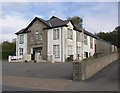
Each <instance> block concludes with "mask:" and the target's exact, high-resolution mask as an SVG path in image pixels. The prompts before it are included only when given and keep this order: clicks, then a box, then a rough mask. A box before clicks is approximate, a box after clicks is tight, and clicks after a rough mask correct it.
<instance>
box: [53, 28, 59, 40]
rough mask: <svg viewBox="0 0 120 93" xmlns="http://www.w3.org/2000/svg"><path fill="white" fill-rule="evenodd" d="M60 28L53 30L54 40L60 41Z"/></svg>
mask: <svg viewBox="0 0 120 93" xmlns="http://www.w3.org/2000/svg"><path fill="white" fill-rule="evenodd" d="M59 32H60V31H59V28H57V29H53V39H54V40H56V39H59Z"/></svg>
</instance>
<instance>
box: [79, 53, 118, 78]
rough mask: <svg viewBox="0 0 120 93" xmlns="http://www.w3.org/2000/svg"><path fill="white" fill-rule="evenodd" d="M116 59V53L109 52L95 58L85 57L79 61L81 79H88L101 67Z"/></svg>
mask: <svg viewBox="0 0 120 93" xmlns="http://www.w3.org/2000/svg"><path fill="white" fill-rule="evenodd" d="M117 59H118V53H117V52H115V53H111V54H109V55H106V56H103V57H99V58H96V59H87V60H84V61H83V62H82V63H81V68H82V69H81V71H82V77H81V78H82V80H85V79H88V78H90V77H91V76H93V75H95V74H96V73H97V72H98V71H100V70H101V69H103V68H104V67H105V66H107V65H108V64H110V63H112V62H114V61H115V60H117Z"/></svg>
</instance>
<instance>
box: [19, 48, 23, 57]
mask: <svg viewBox="0 0 120 93" xmlns="http://www.w3.org/2000/svg"><path fill="white" fill-rule="evenodd" d="M19 55H20V56H22V55H23V48H19Z"/></svg>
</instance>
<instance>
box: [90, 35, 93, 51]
mask: <svg viewBox="0 0 120 93" xmlns="http://www.w3.org/2000/svg"><path fill="white" fill-rule="evenodd" d="M90 48H92V49H93V38H92V37H90Z"/></svg>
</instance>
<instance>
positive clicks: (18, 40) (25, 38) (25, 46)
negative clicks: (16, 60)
mask: <svg viewBox="0 0 120 93" xmlns="http://www.w3.org/2000/svg"><path fill="white" fill-rule="evenodd" d="M20 35H23V37H24V43H23V44H20V43H19V42H20ZM16 40H17V41H16V56H18V57H19V56H20V55H19V53H20V52H19V48H23V55H25V54H27V34H19V35H17V39H16Z"/></svg>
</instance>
